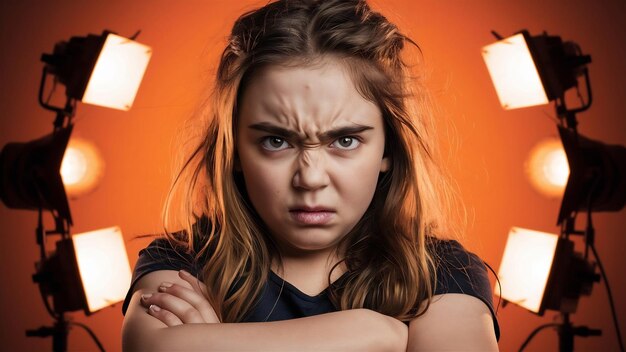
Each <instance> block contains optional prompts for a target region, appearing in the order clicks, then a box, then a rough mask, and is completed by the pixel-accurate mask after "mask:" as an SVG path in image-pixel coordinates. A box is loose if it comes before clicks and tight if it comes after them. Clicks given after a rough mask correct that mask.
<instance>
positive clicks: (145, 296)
mask: <svg viewBox="0 0 626 352" xmlns="http://www.w3.org/2000/svg"><path fill="white" fill-rule="evenodd" d="M150 297H152V293H146V294H144V295H141V299H142V300H144V301H145V300H147V299H148V298H150Z"/></svg>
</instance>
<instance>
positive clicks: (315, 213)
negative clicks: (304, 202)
mask: <svg viewBox="0 0 626 352" xmlns="http://www.w3.org/2000/svg"><path fill="white" fill-rule="evenodd" d="M289 215H291V218H292V219H293V220H294V221H296V222H297V223H299V224H302V225H325V224H327V223H328V222H330V221H331V220H332V219H333V217H334V216H335V210H334V209H332V208H327V207H320V206H315V207H308V206H297V207H293V208H291V209H289Z"/></svg>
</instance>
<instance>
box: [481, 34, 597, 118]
mask: <svg viewBox="0 0 626 352" xmlns="http://www.w3.org/2000/svg"><path fill="white" fill-rule="evenodd" d="M577 49H578V48H577V46H576V45H575V44H574V43H571V42H566V43H564V42H563V41H562V40H561V38H560V37H557V36H548V35H547V34H544V35H539V36H534V37H531V36H530V34H528V31H520V32H519V33H517V34H515V35H513V36H510V37H508V38H505V39H502V40H499V41H497V42H496V43H493V44H490V45H487V46H485V47H484V48H483V51H482V53H483V59H484V60H485V63H486V65H487V69H488V71H489V74H490V76H491V80H492V81H493V84H494V87H495V88H496V92H497V94H498V98H499V99H500V104H502V107H503V108H505V109H516V108H523V107H527V106H534V105H542V104H547V103H548V102H550V101H552V100H554V99H557V98H559V97H561V96H562V95H563V93H564V92H565V91H566V90H568V89H569V88H572V87H575V86H576V85H577V83H578V81H577V77H578V76H579V75H580V74H581V68H582V67H583V66H584V65H585V64H587V63H589V62H591V57H589V56H588V55H578V53H577Z"/></svg>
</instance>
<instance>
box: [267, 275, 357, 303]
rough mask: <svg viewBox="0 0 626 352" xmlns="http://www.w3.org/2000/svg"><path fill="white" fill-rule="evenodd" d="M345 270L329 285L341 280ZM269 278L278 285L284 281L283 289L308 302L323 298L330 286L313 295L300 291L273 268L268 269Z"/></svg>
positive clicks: (334, 284)
mask: <svg viewBox="0 0 626 352" xmlns="http://www.w3.org/2000/svg"><path fill="white" fill-rule="evenodd" d="M346 274H347V272H345V273H343V274H342V275H341V276H340V277H339V278H338V279H337V280H335V281H333V282H332V283H331V284H330V285H331V286H336V285H337V283H339V281H340V280H343V279H344V278H345V277H346ZM270 279H271V280H272V281H273V282H274V284H276V285H278V287H281V286H282V285H283V282H284V289H287V290H289V291H290V292H291V293H293V294H295V295H296V296H297V297H299V298H301V299H303V300H305V301H309V302H318V301H320V300H322V299H324V298H326V296H327V295H328V289H329V288H330V286H328V287H326V288H325V289H324V290H323V291H322V292H320V293H318V294H317V295H315V296H311V295H308V294H306V293H304V292H302V291H301V290H300V289H299V288H297V287H296V286H294V285H293V284H292V283H290V282H289V281H287V280H284V279H283V278H282V277H280V276H278V274H276V273H275V272H274V271H273V270H270Z"/></svg>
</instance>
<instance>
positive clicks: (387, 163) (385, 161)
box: [380, 156, 391, 172]
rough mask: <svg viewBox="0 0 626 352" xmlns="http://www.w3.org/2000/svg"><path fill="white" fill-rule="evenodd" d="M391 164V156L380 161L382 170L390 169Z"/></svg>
mask: <svg viewBox="0 0 626 352" xmlns="http://www.w3.org/2000/svg"><path fill="white" fill-rule="evenodd" d="M390 165H391V160H389V157H388V156H386V157H384V158H383V160H382V161H381V162H380V172H387V171H389V167H390Z"/></svg>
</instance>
